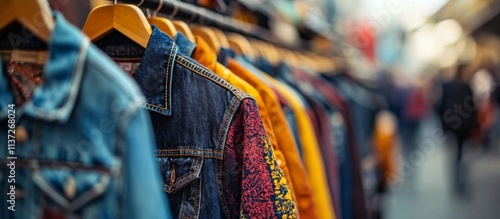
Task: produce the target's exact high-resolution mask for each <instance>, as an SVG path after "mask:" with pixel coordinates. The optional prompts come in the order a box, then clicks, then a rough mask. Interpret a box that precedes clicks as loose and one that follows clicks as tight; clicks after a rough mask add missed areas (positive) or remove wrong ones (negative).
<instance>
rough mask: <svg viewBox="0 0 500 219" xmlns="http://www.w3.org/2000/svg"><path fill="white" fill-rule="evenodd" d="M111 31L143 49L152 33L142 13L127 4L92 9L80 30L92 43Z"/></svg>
mask: <svg viewBox="0 0 500 219" xmlns="http://www.w3.org/2000/svg"><path fill="white" fill-rule="evenodd" d="M113 30H116V31H118V32H120V33H122V34H123V35H125V36H127V37H128V38H129V39H131V40H132V41H134V42H135V43H137V44H139V45H140V46H142V47H143V48H146V46H147V45H148V42H149V37H150V36H151V32H152V30H151V26H150V25H149V23H148V21H147V19H146V17H145V16H144V14H143V13H142V11H141V10H140V9H139V8H138V7H136V6H135V5H128V4H112V5H102V6H98V7H96V8H94V9H92V11H91V12H90V14H89V16H88V17H87V20H86V21H85V25H84V26H83V29H82V31H83V33H85V34H86V35H87V36H88V37H89V38H90V40H92V41H95V40H97V39H99V38H100V37H102V36H104V35H106V34H108V33H109V32H111V31H113Z"/></svg>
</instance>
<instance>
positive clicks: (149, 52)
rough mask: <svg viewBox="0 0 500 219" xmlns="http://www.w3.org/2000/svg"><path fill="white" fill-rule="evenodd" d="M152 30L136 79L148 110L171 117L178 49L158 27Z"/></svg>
mask: <svg viewBox="0 0 500 219" xmlns="http://www.w3.org/2000/svg"><path fill="white" fill-rule="evenodd" d="M152 29H153V32H152V34H151V36H150V38H149V42H148V45H147V47H146V50H145V51H144V55H143V57H142V60H141V64H140V66H139V69H138V70H137V72H136V73H135V74H134V78H135V81H136V82H137V84H138V85H139V87H140V88H141V90H142V92H143V94H144V96H145V97H146V101H147V103H146V108H147V109H149V110H152V111H155V112H158V113H160V114H163V115H171V114H172V109H171V106H172V101H171V99H172V92H171V88H172V75H173V71H174V63H175V58H176V55H177V52H178V47H177V45H176V44H175V43H174V41H173V40H172V39H171V38H170V37H169V36H168V35H166V34H165V33H163V32H161V31H160V30H158V28H157V27H156V26H152Z"/></svg>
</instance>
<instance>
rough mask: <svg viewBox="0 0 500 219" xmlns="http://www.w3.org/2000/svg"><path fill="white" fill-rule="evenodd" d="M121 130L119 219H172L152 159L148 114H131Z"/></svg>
mask: <svg viewBox="0 0 500 219" xmlns="http://www.w3.org/2000/svg"><path fill="white" fill-rule="evenodd" d="M125 117H127V116H125ZM125 123H127V120H126V119H125ZM124 131H125V133H123V134H124V136H121V137H122V139H125V142H123V145H124V146H125V147H123V150H124V151H123V153H124V156H125V157H124V159H123V160H124V164H123V165H124V166H123V171H122V174H123V188H122V191H123V197H122V207H123V210H124V215H122V218H131V219H132V218H162V219H164V218H167V219H168V218H171V213H170V207H169V204H168V200H167V198H166V195H165V194H164V192H163V189H162V185H161V182H162V179H161V177H160V170H159V167H158V164H157V161H156V160H155V159H156V158H155V155H154V150H155V143H154V136H153V134H152V133H153V130H152V127H151V121H150V118H149V115H148V114H147V112H146V111H145V110H144V109H141V108H138V109H137V110H135V112H133V113H131V114H130V116H129V121H128V123H127V124H126V125H125V126H124Z"/></svg>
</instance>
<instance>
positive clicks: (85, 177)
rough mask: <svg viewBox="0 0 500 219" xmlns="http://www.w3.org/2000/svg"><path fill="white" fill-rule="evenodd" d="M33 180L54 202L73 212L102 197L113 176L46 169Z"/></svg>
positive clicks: (38, 172) (39, 172)
mask: <svg viewBox="0 0 500 219" xmlns="http://www.w3.org/2000/svg"><path fill="white" fill-rule="evenodd" d="M33 180H34V182H35V184H36V185H37V186H38V188H39V189H40V190H42V191H43V192H44V193H45V195H47V196H48V197H49V198H50V199H51V200H52V201H54V202H56V203H58V204H59V205H60V206H61V207H63V208H65V209H66V210H67V211H69V212H72V211H76V210H78V208H80V207H82V206H83V205H85V204H86V203H88V202H90V201H92V200H94V199H95V198H97V197H99V196H100V195H102V194H103V193H104V192H105V191H106V188H107V187H108V185H109V182H110V180H111V176H110V175H107V174H103V173H100V172H97V171H89V172H84V171H71V170H68V169H48V168H44V169H42V170H36V171H35V172H34V173H33Z"/></svg>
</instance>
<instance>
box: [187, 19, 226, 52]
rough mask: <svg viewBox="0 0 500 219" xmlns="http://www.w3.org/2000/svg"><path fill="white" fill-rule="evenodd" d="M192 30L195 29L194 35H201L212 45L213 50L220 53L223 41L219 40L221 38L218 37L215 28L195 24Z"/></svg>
mask: <svg viewBox="0 0 500 219" xmlns="http://www.w3.org/2000/svg"><path fill="white" fill-rule="evenodd" d="M191 30H192V31H193V34H194V35H196V36H199V37H201V38H202V39H203V40H205V42H206V43H207V44H208V46H210V48H211V49H212V51H213V52H215V53H216V54H218V53H219V51H220V48H221V43H220V42H219V39H218V38H217V35H216V34H215V32H214V31H213V30H211V29H210V28H208V27H204V26H193V27H192V28H191Z"/></svg>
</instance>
